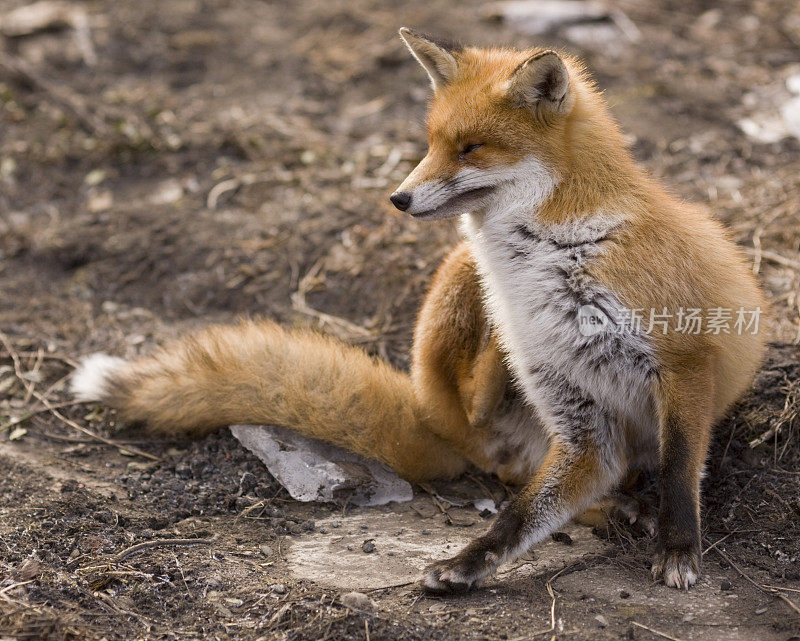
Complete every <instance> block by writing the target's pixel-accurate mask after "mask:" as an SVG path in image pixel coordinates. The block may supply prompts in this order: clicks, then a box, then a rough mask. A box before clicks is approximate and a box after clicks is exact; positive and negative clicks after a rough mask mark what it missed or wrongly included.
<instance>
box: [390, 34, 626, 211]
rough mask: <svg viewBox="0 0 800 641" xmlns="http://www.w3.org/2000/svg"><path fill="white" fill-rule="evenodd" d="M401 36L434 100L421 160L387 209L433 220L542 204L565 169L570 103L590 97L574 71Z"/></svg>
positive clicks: (568, 63) (554, 60)
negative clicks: (507, 205)
mask: <svg viewBox="0 0 800 641" xmlns="http://www.w3.org/2000/svg"><path fill="white" fill-rule="evenodd" d="M400 36H401V37H402V39H403V41H404V42H405V44H406V45H407V46H408V48H409V49H410V50H411V53H412V54H413V55H414V57H415V58H416V59H417V60H418V61H419V63H420V64H421V65H422V66H423V67H424V69H425V71H427V72H428V75H429V76H430V80H431V83H432V84H433V91H434V95H433V99H432V102H431V105H430V110H429V113H428V133H429V147H428V153H427V155H426V156H425V158H423V160H422V161H421V162H420V163H419V165H417V167H416V168H415V169H414V170H413V171H412V172H411V173H410V174H409V176H408V177H407V178H406V179H405V180H404V181H403V183H402V184H401V185H400V186H399V187H398V188H397V190H396V191H395V192H394V193H393V194H392V195H391V201H392V203H393V204H394V205H395V207H397V208H398V209H399V210H401V211H405V212H407V213H409V214H411V215H412V216H414V217H417V218H423V219H428V220H434V219H441V218H449V217H451V216H456V215H458V214H462V213H465V212H480V211H486V210H488V208H490V207H492V206H493V205H496V204H498V203H501V202H502V201H503V200H507V199H513V202H515V203H520V202H521V201H529V204H530V205H532V206H536V205H537V204H539V203H540V202H541V201H542V200H544V199H545V198H547V196H548V195H549V193H551V192H552V191H553V189H554V188H555V186H556V185H557V184H558V183H559V181H560V178H561V177H562V176H563V174H564V173H565V171H567V170H568V168H569V166H570V165H571V164H572V160H571V157H572V155H573V153H572V146H573V145H574V139H575V135H574V132H575V127H574V126H572V124H571V123H573V122H574V120H575V119H574V117H573V116H574V114H573V112H574V111H575V110H576V109H575V105H576V96H577V95H580V94H586V95H587V96H588V97H589V98H590V100H591V98H592V96H596V94H594V92H593V91H592V89H591V87H590V85H589V83H588V82H587V81H585V80H584V79H583V71H582V69H581V67H580V65H579V64H578V63H577V62H575V61H573V60H571V59H568V58H565V57H563V56H560V55H559V54H557V53H556V52H554V51H550V50H545V49H532V50H527V51H517V50H512V49H478V48H473V47H466V48H465V47H459V46H455V45H451V44H447V43H443V42H440V41H438V40H434V39H432V38H430V37H427V36H423V35H421V34H419V33H416V32H415V31H412V30H411V29H407V28H403V29H401V30H400ZM611 127H612V129H613V124H612V125H611ZM535 201H539V203H537V202H535Z"/></svg>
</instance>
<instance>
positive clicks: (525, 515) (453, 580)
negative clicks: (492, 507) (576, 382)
mask: <svg viewBox="0 0 800 641" xmlns="http://www.w3.org/2000/svg"><path fill="white" fill-rule="evenodd" d="M603 459H604V455H603V454H602V450H601V449H600V448H598V447H596V446H595V445H593V444H591V443H588V442H587V443H584V444H583V447H582V448H581V450H579V451H575V450H573V448H571V447H565V446H564V445H562V444H553V446H552V447H551V449H550V452H549V453H548V455H547V458H546V459H545V461H544V463H543V464H542V467H541V468H540V469H539V471H538V472H537V474H536V476H535V477H534V479H533V480H532V481H531V482H530V483H529V484H528V485H527V486H525V488H524V489H523V490H522V492H521V493H520V494H519V495H518V496H517V497H516V498H515V499H514V501H513V502H512V503H511V504H510V505H509V506H508V507H507V508H506V509H505V510H503V511H502V512H501V513H500V514H499V515H498V516H497V518H496V519H495V522H494V523H493V524H492V527H491V528H490V529H489V531H488V532H487V533H486V534H485V535H484V536H481V537H479V538H477V539H475V540H474V541H472V542H471V543H470V544H469V545H467V547H466V548H464V549H463V550H462V551H461V552H460V553H459V554H458V555H456V556H455V557H453V558H451V559H446V560H444V561H438V562H436V563H433V564H431V565H429V566H428V567H427V568H426V569H425V576H424V578H423V584H424V587H425V588H426V589H427V590H429V591H431V592H460V591H465V590H468V589H469V588H471V587H473V586H478V585H480V584H481V582H482V581H483V580H484V579H485V578H486V577H488V576H489V575H491V574H492V573H493V572H494V571H495V570H496V569H497V567H498V566H500V565H501V564H502V563H504V562H505V561H510V560H513V559H514V558H516V557H518V556H519V555H521V554H523V553H524V552H526V551H527V550H528V548H530V546H531V545H533V544H535V543H538V542H539V541H541V540H543V539H544V538H545V537H547V536H548V535H549V534H550V533H552V532H553V531H554V530H555V529H556V528H558V527H559V526H561V525H562V524H564V523H566V522H567V521H568V520H569V519H570V518H572V517H573V516H575V515H576V514H577V513H579V512H581V511H582V510H583V509H585V508H586V507H587V506H588V505H589V504H590V503H592V501H594V500H595V499H596V498H597V497H598V496H599V495H602V494H603V493H605V491H606V490H607V489H608V488H610V487H611V486H612V485H614V484H615V482H616V481H617V480H618V475H617V474H614V473H609V472H610V469H609V466H608V465H607V464H606V461H604V460H603Z"/></svg>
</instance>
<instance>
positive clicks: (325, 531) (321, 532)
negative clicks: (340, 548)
mask: <svg viewBox="0 0 800 641" xmlns="http://www.w3.org/2000/svg"><path fill="white" fill-rule="evenodd" d="M319 533H320V534H327V533H328V528H326V527H321V528H320V529H319Z"/></svg>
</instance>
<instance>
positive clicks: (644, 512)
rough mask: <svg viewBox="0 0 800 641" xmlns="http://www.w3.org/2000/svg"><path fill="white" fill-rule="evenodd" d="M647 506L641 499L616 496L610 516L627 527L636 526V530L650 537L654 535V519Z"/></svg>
mask: <svg viewBox="0 0 800 641" xmlns="http://www.w3.org/2000/svg"><path fill="white" fill-rule="evenodd" d="M648 508H649V505H647V504H646V503H645V502H644V501H643V500H642V499H640V498H639V497H636V496H630V495H627V494H617V495H616V496H615V497H614V508H613V510H612V515H613V516H614V517H616V518H617V519H619V520H621V521H625V522H627V523H628V525H634V524H635V525H636V526H637V528H638V529H640V530H642V531H643V532H646V533H647V534H649V535H650V536H655V533H656V518H655V517H654V516H653V515H652V514H651V513H650V510H649V509H648Z"/></svg>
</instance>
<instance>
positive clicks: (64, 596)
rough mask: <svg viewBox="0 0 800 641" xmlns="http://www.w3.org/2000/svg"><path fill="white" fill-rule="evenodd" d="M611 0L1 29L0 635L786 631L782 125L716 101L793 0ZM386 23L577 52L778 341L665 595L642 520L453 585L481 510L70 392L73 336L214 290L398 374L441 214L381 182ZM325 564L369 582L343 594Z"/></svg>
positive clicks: (213, 303)
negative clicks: (564, 7)
mask: <svg viewBox="0 0 800 641" xmlns="http://www.w3.org/2000/svg"><path fill="white" fill-rule="evenodd" d="M23 4H26V2H23V1H22V0H0V15H5V14H7V12H8V11H10V10H12V9H14V8H16V7H19V6H22V5H23ZM610 4H611V5H612V6H614V7H616V8H618V9H620V10H621V11H624V12H625V14H626V15H627V16H628V17H629V18H630V20H631V21H632V22H633V24H634V25H635V26H636V27H637V28H638V30H639V31H640V32H641V37H640V38H639V39H638V40H635V41H634V40H629V39H624V38H617V39H614V40H613V41H606V42H603V43H602V44H597V43H592V42H591V41H583V42H582V44H581V45H580V46H579V45H578V44H576V42H575V41H574V40H569V39H566V38H565V37H564V36H563V33H561V32H550V33H547V34H543V35H541V36H539V37H532V36H525V35H522V34H520V33H519V32H518V31H516V30H515V29H514V27H513V26H511V25H508V24H505V23H503V22H499V21H497V20H490V19H487V18H485V17H484V16H485V3H484V2H482V1H479V0H459V1H458V2H456V0H425V1H422V0H411V1H409V2H404V3H402V5H401V6H395V4H394V3H383V2H377V1H374V0H348V1H345V0H326V1H325V2H322V1H317V2H314V1H312V0H294V1H293V2H291V3H287V2H270V1H259V0H171V1H170V2H161V1H159V0H138V1H137V2H124V1H120V0H117V1H116V2H111V1H108V0H94V1H87V2H82V3H78V2H75V3H71V6H73V7H76V6H77V7H80V8H83V9H84V10H85V15H86V16H87V17H88V20H87V21H86V23H85V25H84V28H83V29H82V30H81V29H74V28H71V27H64V26H63V25H61V24H53V25H51V27H50V28H48V29H46V30H44V31H37V32H36V33H34V34H32V35H21V36H14V37H9V36H0V38H2V48H0V185H2V186H1V187H0V261H1V262H0V291H2V296H0V329H2V332H3V334H2V336H3V339H4V341H3V344H2V345H0V425H2V427H0V470H1V471H0V639H2V640H3V641H5V640H6V639H59V640H61V639H92V640H95V639H96V640H100V639H107V640H109V641H111V640H115V639H138V638H142V639H265V640H267V639H270V640H271V639H286V640H290V639H291V640H304V639H308V640H312V639H313V640H319V639H368V640H369V639H372V640H377V639H414V640H417V639H492V640H494V639H504V640H512V639H514V640H522V639H531V638H552V637H556V638H559V639H561V638H563V639H587V640H595V639H619V638H625V639H658V638H668V639H681V640H689V639H742V640H750V639H759V640H773V639H774V640H780V641H789V640H790V639H795V640H796V639H798V638H800V610H798V607H800V419H798V412H800V400H799V398H800V348H798V345H797V343H798V339H800V316H799V313H798V309H799V307H798V304H799V300H800V297H799V296H798V292H799V291H800V214H798V212H799V211H800V141H798V140H797V139H796V138H793V137H791V136H788V137H783V138H781V139H779V140H777V141H774V142H763V141H762V142H758V141H757V140H754V139H753V138H752V137H748V135H746V134H745V133H744V132H743V130H742V127H741V126H740V125H737V123H739V122H740V121H742V120H743V119H751V120H759V119H762V120H763V119H766V120H769V119H770V118H775V117H777V116H776V114H778V110H779V107H780V105H781V104H782V103H783V101H785V100H786V99H788V97H789V96H788V93H787V91H786V86H785V83H786V79H787V78H789V77H790V76H793V75H795V74H798V73H800V7H798V5H797V3H796V2H795V0H772V1H763V0H736V1H734V0H731V1H729V2H719V3H715V2H708V1H703V2H679V1H677V0H672V1H668V0H665V1H663V2H655V1H654V0H647V1H634V0H612V1H611V3H610ZM398 5H399V3H398ZM404 24H405V25H411V26H417V27H420V28H423V29H424V30H426V31H428V32H432V33H438V34H442V35H445V36H450V37H454V38H458V39H460V40H462V41H464V42H469V43H479V44H491V43H510V44H516V45H521V46H525V45H530V44H539V43H542V42H546V43H548V44H550V45H552V46H555V47H564V48H565V49H567V50H569V51H572V52H574V53H577V54H579V55H581V56H583V57H584V59H585V60H586V62H587V65H588V67H589V68H590V69H591V71H592V72H593V73H594V75H595V76H596V78H597V80H598V82H599V84H600V85H601V86H602V87H603V88H605V90H606V95H607V97H608V100H609V101H610V103H611V104H612V106H613V110H614V113H615V114H616V116H617V118H618V119H619V120H620V121H621V123H622V125H623V127H624V129H625V131H626V132H627V133H628V135H629V140H630V144H631V146H632V149H633V151H634V153H635V154H636V156H637V158H638V159H639V160H640V161H641V162H642V163H644V164H645V165H646V166H647V167H648V168H649V169H650V170H651V171H652V172H653V173H654V174H655V175H657V176H658V177H660V178H662V179H664V180H665V182H666V183H668V184H669V185H670V186H671V188H672V189H673V190H675V191H676V192H677V193H679V194H680V195H681V196H684V197H686V198H687V199H693V200H697V201H700V202H704V203H707V204H708V205H709V206H710V207H712V208H713V209H714V211H715V212H716V213H717V214H718V215H719V217H720V218H721V219H722V220H724V221H725V222H726V223H727V224H728V225H729V226H730V228H731V229H732V233H733V235H734V237H735V238H736V240H737V241H738V242H740V243H741V244H742V245H743V246H744V247H745V250H746V251H748V253H749V254H750V255H751V256H752V257H753V261H754V268H755V269H757V271H758V274H759V278H760V279H761V282H762V283H763V285H764V288H765V291H766V292H767V295H768V297H769V299H770V303H771V306H772V316H773V318H772V320H771V321H770V322H769V323H768V325H769V327H770V329H771V331H772V332H773V339H774V341H775V342H774V343H773V346H772V348H771V350H770V356H769V361H768V363H766V365H765V367H764V369H763V371H762V373H761V374H760V375H759V378H758V380H757V382H756V385H755V388H754V391H753V393H752V394H751V395H750V396H749V397H748V398H747V399H746V400H745V401H743V402H742V403H741V404H740V405H739V406H737V408H736V409H735V410H734V411H733V412H732V414H731V416H730V417H729V418H728V419H726V420H725V421H723V423H722V424H721V425H719V426H718V430H717V437H716V441H715V444H714V446H713V451H712V455H711V457H710V460H709V465H708V474H707V478H706V481H705V483H704V501H705V502H704V507H703V518H704V521H703V523H704V531H703V535H704V540H705V542H706V546H707V547H708V550H707V551H706V554H705V557H704V569H705V574H704V576H703V578H702V579H701V581H700V583H699V584H698V586H697V587H696V588H694V589H693V590H692V591H691V592H689V593H680V592H678V591H676V590H672V589H668V588H665V587H664V586H661V585H657V584H655V583H654V582H653V581H652V578H651V576H650V571H649V559H650V554H651V552H652V541H651V540H650V538H649V537H648V536H646V535H643V534H642V533H641V532H639V531H637V529H636V527H635V526H626V525H622V524H618V523H612V524H611V525H610V526H609V527H606V528H599V529H595V530H590V529H589V528H586V527H582V526H570V527H569V528H568V529H567V530H566V532H565V534H568V536H559V537H557V540H553V541H548V542H547V543H546V544H544V545H542V546H539V547H537V548H536V549H535V550H534V551H533V552H532V553H531V554H529V555H528V556H527V557H525V558H524V559H523V560H522V561H520V562H519V563H517V564H515V565H514V566H512V567H508V568H504V569H503V570H502V572H501V574H500V575H498V576H497V577H495V578H493V579H492V580H490V581H489V582H488V583H487V585H486V586H485V587H483V588H481V589H478V590H476V591H474V592H472V593H470V594H468V595H466V596H459V597H452V598H434V597H430V596H426V595H424V594H423V593H422V592H421V591H419V589H418V588H417V587H416V586H415V585H413V583H411V581H413V578H414V577H415V576H416V572H417V567H418V566H420V567H421V564H424V562H426V561H429V560H431V558H433V556H430V557H428V556H427V555H428V553H429V552H430V551H431V550H435V551H436V552H435V553H436V554H446V553H447V552H448V550H450V551H452V549H454V548H455V547H456V546H457V545H458V544H459V542H461V541H462V540H465V539H466V538H468V537H471V536H474V535H475V534H477V533H479V532H481V531H483V530H484V529H485V527H486V521H487V519H486V518H485V515H481V514H479V513H478V512H477V510H475V509H472V508H469V507H468V506H467V507H459V506H456V505H455V503H449V502H447V501H444V502H442V501H439V503H440V504H441V505H442V509H439V508H438V507H437V505H436V504H435V502H434V501H433V500H432V496H431V494H430V493H429V492H428V491H425V490H423V489H422V488H416V495H415V499H414V500H413V501H412V502H411V503H407V504H402V505H395V504H392V505H390V506H387V507H382V508H346V509H344V508H342V507H332V506H328V505H320V504H300V503H297V502H295V501H292V500H291V499H290V498H289V497H288V495H287V494H286V492H285V491H284V490H282V488H281V487H280V486H279V485H278V484H277V482H276V481H275V480H274V479H273V478H271V476H270V475H269V473H268V472H267V471H266V469H265V468H264V466H263V465H262V464H261V463H260V462H259V461H258V460H257V459H255V458H254V457H253V456H252V455H250V454H249V453H248V452H246V451H245V450H243V449H242V447H241V446H240V445H239V444H238V442H237V441H236V440H235V439H234V438H233V437H232V436H231V435H230V434H229V433H228V432H227V431H225V432H220V433H218V434H215V435H212V436H209V437H208V438H206V439H205V440H203V441H200V442H193V443H187V442H164V441H153V440H147V439H145V438H144V437H143V436H142V434H141V433H139V432H137V431H136V430H135V429H133V428H129V427H125V426H118V425H116V424H115V421H114V415H113V413H111V412H108V411H106V410H104V409H103V408H98V407H95V406H93V405H69V404H66V403H67V401H68V398H67V396H66V394H65V392H64V379H65V377H66V376H67V375H68V374H69V372H70V371H71V369H72V366H73V364H74V362H75V361H76V359H77V358H79V357H80V356H81V355H83V354H86V353H90V352H94V351H98V350H102V351H107V352H109V353H113V354H118V355H122V356H129V357H130V356H134V355H137V354H140V353H144V352H147V350H149V349H151V348H152V347H153V346H154V345H155V344H158V343H160V342H163V341H164V340H165V339H167V338H169V337H170V336H174V335H176V334H178V333H180V332H182V331H185V330H186V329H187V328H189V327H194V326H198V325H200V324H203V323H207V322H211V321H227V320H231V319H233V318H235V317H236V316H238V315H241V314H249V315H256V314H261V315H265V316H268V317H271V318H276V319H278V320H280V321H281V322H284V323H286V324H293V325H307V326H308V325H313V326H320V327H321V328H322V330H323V331H326V332H328V333H331V334H334V335H337V336H340V337H343V338H345V339H346V340H349V341H351V342H357V343H360V344H363V345H364V346H365V347H366V348H367V349H368V350H369V351H370V352H372V353H375V354H379V355H381V356H383V357H384V358H387V359H389V360H390V361H391V362H393V363H394V364H395V365H397V366H399V367H405V366H407V363H408V356H407V354H408V348H409V344H410V335H411V329H412V324H413V321H414V316H415V310H416V309H417V307H418V305H419V302H420V300H421V297H422V295H423V293H424V289H425V283H426V280H427V279H428V277H429V276H430V274H431V273H432V271H433V269H434V268H435V266H436V264H437V262H438V261H439V259H440V258H441V257H442V256H443V255H444V253H445V252H446V250H447V248H448V246H449V245H450V244H451V243H453V242H454V241H455V240H456V238H457V235H456V230H455V227H454V226H453V225H451V224H449V223H445V224H436V225H428V224H425V223H420V222H416V221H412V220H408V219H406V218H402V217H399V216H397V215H395V213H394V212H393V211H392V209H391V206H390V205H389V204H388V201H387V196H388V194H389V193H390V192H391V191H392V188H393V186H395V185H396V184H398V183H399V182H400V180H401V179H402V178H403V177H404V175H405V174H406V173H407V172H408V170H409V169H410V168H411V167H412V166H413V165H414V163H415V161H416V160H418V159H419V158H420V157H421V156H422V155H423V154H424V148H425V135H424V128H423V114H424V109H425V102H426V98H427V91H428V87H427V80H426V78H425V77H424V75H423V72H422V71H421V70H420V69H419V68H418V66H417V64H416V63H415V62H414V61H413V60H412V59H411V57H410V56H409V55H408V53H407V52H406V51H405V50H404V48H403V47H402V45H401V42H400V40H399V39H398V37H397V36H396V31H397V29H398V27H400V26H401V25H404ZM86 27H88V28H86ZM0 31H2V22H0ZM81 34H82V35H83V39H82V38H81ZM87 34H88V39H89V42H90V44H89V45H87V42H86V36H87ZM12 353H13V356H14V358H12ZM15 358H16V361H17V362H15V360H14V359H15ZM17 369H18V370H19V374H20V375H21V376H20V377H18V376H17V371H16V370H17ZM42 399H44V401H46V402H47V403H49V404H51V405H52V406H54V407H53V408H52V411H42V410H43V402H44V401H43V400H42ZM62 404H63V405H62ZM20 419H23V420H20ZM78 428H84V429H88V430H90V431H91V432H92V433H93V434H96V435H100V436H102V437H104V438H111V439H114V441H115V442H116V443H117V446H113V445H107V444H105V443H101V442H99V441H98V440H97V439H96V438H95V437H93V436H91V435H90V434H87V433H85V432H81V431H80V430H79V429H78ZM753 441H758V443H757V444H755V445H752V446H751V443H752V442H753ZM126 447H127V448H132V449H133V450H134V451H131V450H126V449H125V448H126ZM460 483H461V484H462V485H464V484H466V485H470V484H471V485H472V486H473V491H476V490H475V488H479V489H480V492H483V493H484V495H489V494H491V495H492V496H493V498H495V499H497V500H501V499H502V498H503V497H504V496H505V495H506V492H507V490H506V488H503V487H502V486H500V485H499V484H498V483H497V482H496V481H495V480H493V479H491V478H488V477H481V476H473V477H470V478H466V479H462V480H461V481H460ZM429 489H430V488H429ZM431 491H432V492H434V493H438V494H439V495H441V496H449V495H448V492H452V491H455V490H453V489H452V488H451V487H450V486H446V485H443V486H437V488H434V489H432V490H431ZM445 512H446V513H445ZM426 537H428V538H426ZM164 539H197V540H196V541H189V542H188V543H194V545H189V544H187V542H186V541H182V542H178V543H176V542H174V541H173V542H172V543H169V542H168V543H165V542H164ZM426 541H430V543H425V542H426ZM367 542H371V543H372V544H373V545H372V546H367V545H366V543H367ZM139 543H145V544H146V545H144V546H143V547H141V548H136V549H133V550H131V549H130V548H131V546H134V545H137V544H139ZM415 546H416V547H415ZM448 546H449V547H448ZM373 547H374V549H372V548H373ZM370 549H372V551H368V550H370ZM420 550H421V551H420ZM406 577H409V578H406ZM352 590H358V591H360V592H364V593H366V594H367V597H368V600H362V601H361V602H360V604H358V605H356V606H354V607H347V606H346V605H345V604H344V603H343V600H342V596H343V594H344V593H346V592H350V591H352ZM345 602H347V599H345Z"/></svg>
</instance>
